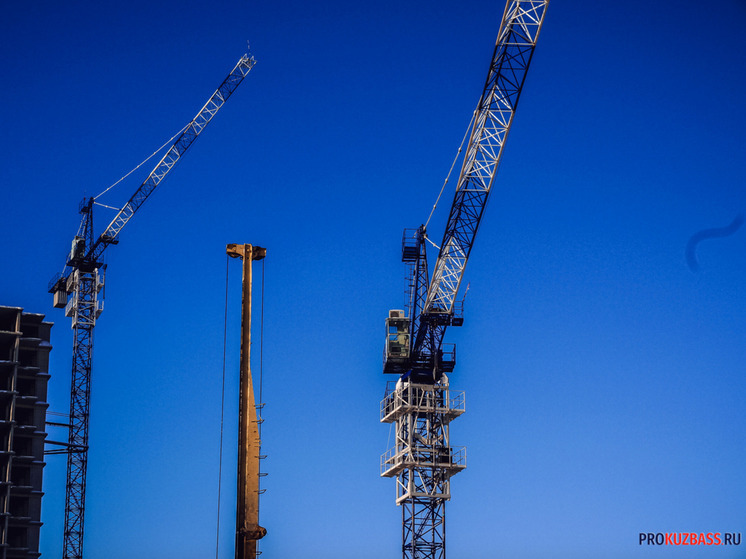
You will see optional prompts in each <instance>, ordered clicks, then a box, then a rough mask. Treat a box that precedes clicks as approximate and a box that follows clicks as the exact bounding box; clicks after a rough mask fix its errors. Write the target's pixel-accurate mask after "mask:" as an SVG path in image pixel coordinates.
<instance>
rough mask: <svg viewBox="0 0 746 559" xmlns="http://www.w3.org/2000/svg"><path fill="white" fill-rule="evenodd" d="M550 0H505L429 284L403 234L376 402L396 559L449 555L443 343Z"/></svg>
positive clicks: (460, 460) (447, 361)
mask: <svg viewBox="0 0 746 559" xmlns="http://www.w3.org/2000/svg"><path fill="white" fill-rule="evenodd" d="M548 3H549V0H508V2H507V4H506V6H505V11H504V13H503V18H502V22H501V25H500V30H499V32H498V36H497V41H496V43H495V49H494V52H493V55H492V59H491V62H490V67H489V71H488V74H487V80H486V83H485V86H484V89H483V91H482V96H481V98H480V100H479V103H478V105H477V108H476V111H475V112H474V119H473V121H472V125H471V130H470V133H469V143H468V145H467V148H466V151H465V154H464V158H463V162H462V164H461V171H460V173H459V178H458V182H457V186H456V192H455V195H454V198H453V203H452V204H451V208H450V212H449V216H448V221H447V224H446V228H445V231H444V233H443V239H442V241H441V244H440V247H439V249H438V250H439V252H438V256H437V259H436V261H435V265H434V271H433V275H432V278H431V277H430V274H429V271H428V263H427V250H426V246H427V243H426V241H428V235H427V231H426V229H425V226H421V227H419V228H418V229H416V230H406V231H405V232H404V239H403V242H402V261H403V262H405V263H407V264H408V266H409V286H408V288H409V289H408V292H409V301H408V308H407V310H406V311H404V310H392V311H389V317H388V318H387V320H386V330H387V332H386V346H385V351H384V365H383V372H384V373H392V374H398V375H399V379H398V380H397V381H396V382H389V383H388V385H387V388H386V392H385V395H384V398H383V401H382V402H381V418H380V419H381V421H382V422H384V423H393V424H394V425H395V432H396V440H395V444H394V446H393V447H392V448H391V449H389V450H388V451H387V452H386V453H385V454H384V455H383V456H382V457H381V476H384V477H395V478H396V504H397V505H399V506H401V507H402V557H403V558H404V559H445V556H446V535H445V502H446V501H448V500H450V498H451V492H450V478H451V477H452V476H454V475H455V474H457V473H459V472H460V471H462V470H464V469H465V468H466V450H465V449H464V448H463V447H455V446H451V442H450V422H451V421H452V420H453V419H455V418H456V417H458V416H460V415H461V414H463V413H464V411H465V400H464V393H463V392H458V391H453V390H451V388H450V385H449V380H448V376H447V373H451V372H452V371H453V370H454V367H455V364H456V350H455V347H454V346H453V345H452V344H450V345H449V344H444V343H443V339H444V336H445V331H446V328H447V327H448V326H460V325H461V324H462V323H463V316H462V312H461V310H462V309H461V308H460V305H459V302H458V301H457V296H458V292H459V287H460V285H461V281H462V279H463V275H464V270H465V269H466V264H467V262H468V260H469V256H470V254H471V249H472V247H473V245H474V240H475V238H476V234H477V231H478V229H479V224H480V222H481V220H482V217H483V215H484V209H485V207H486V204H487V199H488V197H489V193H490V190H491V189H492V185H493V183H494V180H495V176H496V174H497V169H498V165H499V163H500V160H501V158H502V155H503V148H504V146H505V140H506V139H507V136H508V133H509V131H510V128H511V125H512V124H513V117H514V115H515V110H516V108H517V106H518V99H519V97H520V94H521V90H522V88H523V84H524V81H525V79H526V74H527V71H528V67H529V64H530V62H531V58H532V57H533V53H534V49H535V47H536V41H537V39H538V37H539V32H540V31H541V27H542V24H543V22H544V14H545V11H546V8H547V5H548Z"/></svg>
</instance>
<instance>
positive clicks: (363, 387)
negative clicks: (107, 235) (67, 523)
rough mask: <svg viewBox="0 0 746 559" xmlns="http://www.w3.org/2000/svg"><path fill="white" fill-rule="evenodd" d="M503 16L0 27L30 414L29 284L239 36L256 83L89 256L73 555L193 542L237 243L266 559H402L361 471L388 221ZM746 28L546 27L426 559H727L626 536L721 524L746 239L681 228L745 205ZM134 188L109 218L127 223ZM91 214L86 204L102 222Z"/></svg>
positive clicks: (398, 291)
mask: <svg viewBox="0 0 746 559" xmlns="http://www.w3.org/2000/svg"><path fill="white" fill-rule="evenodd" d="M502 11H503V5H502V3H501V2H497V3H494V2H481V1H473V2H472V1H465V2H460V3H455V2H453V3H451V2H439V1H436V2H428V3H425V2H406V3H405V2H383V3H376V4H366V3H354V2H353V3H350V2H328V3H306V2H287V1H277V2H241V3H239V2H231V1H217V2H211V3H209V4H206V3H204V4H197V3H189V2H187V3H184V2H180V3H176V2H160V3H152V2H141V1H133V2H129V3H126V4H120V5H116V6H114V5H111V6H109V5H106V4H101V3H94V2H87V1H81V2H73V3H66V4H60V3H55V2H48V1H41V2H36V3H32V4H29V3H13V4H9V5H7V6H5V9H4V15H3V18H2V21H0V44H2V53H3V54H2V56H0V71H1V72H2V76H3V86H2V87H1V88H0V95H1V96H2V97H1V99H2V105H3V106H4V107H5V110H4V111H3V116H2V119H1V122H2V127H3V131H4V134H3V136H2V139H0V147H1V148H2V150H1V153H2V154H3V165H2V166H0V184H2V189H3V190H2V192H3V201H4V202H3V206H4V208H5V209H6V211H5V212H4V219H3V220H2V223H0V234H1V235H2V239H3V243H2V247H3V252H4V259H3V262H4V266H3V271H4V273H3V274H2V275H0V295H1V297H0V303H1V304H7V305H17V306H23V307H24V308H26V309H27V310H28V311H32V312H42V313H47V316H48V318H49V319H50V320H52V321H54V322H55V323H56V325H55V327H54V329H53V345H54V351H53V352H52V360H51V369H52V370H51V373H52V379H51V382H50V393H49V403H50V409H51V410H53V411H62V412H65V411H66V410H67V406H68V394H69V374H70V373H69V370H70V355H71V346H72V338H71V332H70V329H69V321H68V319H66V318H65V317H64V316H63V313H62V312H61V311H58V310H55V309H53V308H52V301H51V296H50V295H48V294H47V293H46V286H47V282H48V280H49V278H50V277H51V276H52V275H53V274H54V273H55V272H58V271H60V270H61V268H62V266H63V264H64V256H65V254H66V252H67V251H68V250H69V246H70V241H71V238H72V236H73V235H74V233H75V231H76V229H77V226H78V222H79V215H78V214H77V205H78V202H79V201H80V200H81V199H82V198H83V196H85V195H88V196H90V195H96V194H98V193H99V192H101V191H102V190H104V189H105V188H106V187H107V186H109V185H110V184H111V183H112V182H114V181H115V180H117V179H118V178H119V177H120V176H122V175H123V174H125V173H126V172H127V171H129V170H130V169H131V168H132V167H134V166H135V165H136V164H138V163H139V162H140V161H141V160H142V159H144V158H145V157H146V156H147V155H149V154H150V153H151V152H152V151H153V150H154V149H155V148H156V147H158V146H159V145H161V144H162V143H163V142H164V141H165V140H166V139H168V138H169V137H170V136H171V135H173V134H174V133H175V132H176V131H177V130H179V129H180V128H181V127H182V126H184V125H185V124H186V123H187V122H188V121H189V120H190V119H191V118H192V116H194V114H195V113H196V112H197V110H198V109H199V108H200V107H201V106H202V105H203V104H204V102H205V101H206V100H207V98H208V97H209V95H210V94H211V93H212V92H213V91H214V90H215V88H216V87H217V86H218V85H219V84H220V82H221V81H222V80H223V78H224V77H225V76H226V75H227V73H228V71H229V70H230V69H231V68H232V67H233V65H234V64H235V63H236V61H237V60H238V58H239V57H240V55H241V54H242V53H243V52H244V49H245V44H246V40H250V41H251V45H252V51H253V53H254V55H255V56H256V58H257V60H258V62H257V65H256V67H255V68H254V70H252V72H251V73H250V74H249V76H248V77H247V78H246V80H245V82H244V83H243V84H242V85H241V87H240V88H239V89H238V90H237V92H236V93H235V95H234V96H233V97H232V98H231V99H230V100H229V101H228V103H227V105H226V106H225V107H224V108H223V109H222V111H221V112H220V113H219V114H218V115H217V117H216V118H215V120H214V121H213V122H212V123H211V124H210V126H209V128H208V129H207V130H206V131H205V133H204V134H203V135H202V136H201V137H200V138H199V140H197V142H196V143H195V144H194V146H193V147H192V148H191V150H190V152H189V153H187V155H186V156H185V157H184V159H183V160H182V161H181V162H180V163H179V165H178V167H177V168H176V169H175V170H174V171H173V172H172V173H171V175H170V176H169V177H168V179H167V180H166V182H164V183H163V184H162V185H161V186H160V187H159V189H158V191H156V192H155V194H153V196H152V197H151V198H150V199H149V200H148V202H147V203H146V205H145V206H144V207H143V208H142V209H141V211H140V212H139V213H138V214H137V215H136V216H135V218H134V219H133V220H132V222H131V223H129V224H128V225H127V227H126V228H125V229H124V231H123V232H122V235H121V243H120V244H119V245H118V246H114V247H111V248H110V249H109V251H108V253H109V254H108V256H107V262H108V265H109V268H108V276H107V287H106V303H105V305H106V307H105V312H104V313H103V315H102V317H101V319H100V322H99V324H98V326H97V330H96V340H95V358H94V377H93V381H92V386H93V396H92V401H91V406H92V408H91V414H92V419H91V430H90V437H91V451H90V454H89V460H90V463H89V476H88V494H87V495H88V500H87V516H86V544H85V551H86V555H87V556H88V557H91V558H96V557H107V558H110V559H118V558H124V557H131V556H132V555H133V554H136V555H137V556H138V557H142V558H157V557H174V556H178V557H183V558H185V559H189V558H192V557H193V558H197V557H200V558H202V557H205V556H211V555H212V554H214V552H215V546H216V529H215V517H216V504H217V478H218V439H219V433H220V375H221V359H222V351H223V343H222V340H223V312H224V302H223V300H224V295H225V291H224V286H225V281H226V279H225V269H226V262H225V260H226V257H225V256H224V250H225V245H226V244H227V243H242V242H247V243H253V244H258V245H261V246H265V247H267V249H268V256H267V260H266V294H265V310H266V316H265V338H264V400H265V402H266V408H265V418H266V422H265V424H264V449H265V452H266V454H268V459H267V460H266V470H267V471H268V473H269V475H268V476H267V477H266V478H265V487H266V488H267V493H266V494H265V495H264V497H263V501H262V513H261V514H262V523H263V524H264V525H265V526H266V527H267V529H268V535H267V537H266V538H265V540H264V541H263V542H262V549H263V551H264V553H265V554H266V555H265V556H267V557H288V558H289V557H310V558H316V557H318V558H322V557H323V558H325V559H334V558H348V557H360V558H374V557H375V558H379V557H396V556H398V555H399V553H400V552H399V546H400V537H401V536H400V518H401V513H400V510H399V509H398V508H397V507H396V506H395V504H394V485H393V482H392V481H391V480H389V479H381V478H379V476H378V464H379V456H380V454H381V453H383V452H384V451H385V450H386V448H387V436H388V426H386V425H383V424H380V423H378V403H379V400H380V398H381V397H382V395H383V390H384V386H385V382H386V380H390V379H389V378H386V377H384V376H383V375H382V374H381V352H382V346H383V340H384V338H383V336H384V327H383V320H384V318H385V316H386V313H387V311H388V309H391V308H403V304H404V288H405V283H404V274H405V269H404V266H403V265H402V264H401V263H400V262H399V258H400V253H399V250H400V239H401V230H402V229H403V228H404V227H416V226H418V225H419V224H420V223H422V222H423V221H424V220H425V219H426V218H427V214H428V213H429V210H430V207H431V206H432V204H433V202H434V200H435V197H436V195H437V193H438V191H439V189H440V186H441V184H442V182H443V179H444V178H445V175H446V174H447V172H448V169H449V167H450V165H451V161H452V159H453V157H454V155H455V152H456V149H457V147H458V144H459V142H460V141H461V137H462V136H463V133H464V129H465V127H466V125H467V123H468V121H469V118H470V116H471V113H472V111H473V109H474V106H475V104H476V101H477V99H478V97H479V94H480V92H481V87H482V85H483V83H484V78H485V75H486V71H487V65H488V63H489V58H490V55H491V54H492V47H493V45H494V40H495V36H496V34H497V29H498V25H499V20H500V17H501V15H502ZM745 26H746V4H745V3H744V2H743V1H742V0H726V1H724V2H720V3H717V4H714V5H709V4H708V5H706V4H703V3H701V2H694V1H681V2H674V1H673V0H666V1H662V2H655V3H650V2H643V1H641V0H631V1H629V2H614V3H612V2H608V3H602V4H599V3H598V2H590V1H587V0H580V1H577V2H562V1H559V0H556V1H555V2H553V3H552V4H551V5H550V6H549V9H548V12H547V16H546V21H545V25H544V29H543V31H542V34H541V37H540V39H539V45H538V48H537V51H536V55H535V57H534V60H533V63H532V67H531V69H530V72H529V75H528V79H527V82H526V87H525V89H524V93H523V96H522V98H521V103H520V107H519V109H518V113H517V116H516V119H515V124H514V127H513V130H512V132H511V135H510V138H509V140H508V145H507V148H506V151H505V156H504V159H503V162H502V164H501V168H500V172H499V175H498V179H497V183H496V187H495V190H494V192H493V193H492V197H491V201H490V203H489V207H488V209H487V212H486V215H485V219H484V221H483V224H482V227H481V229H480V232H479V235H478V238H477V241H476V244H475V248H474V250H473V252H472V258H471V260H470V262H469V265H468V267H467V271H466V281H467V282H469V283H470V291H469V295H468V298H467V300H466V310H465V312H466V317H465V318H466V320H465V323H464V326H463V327H462V328H459V329H456V328H453V329H451V330H450V331H449V333H448V340H447V341H449V342H455V343H457V346H458V356H459V362H458V365H457V370H456V372H454V374H453V375H452V376H451V382H452V386H453V387H454V388H457V389H462V390H465V391H466V406H467V413H466V414H464V415H463V416H462V417H460V418H459V419H458V420H457V421H456V422H454V423H453V425H452V443H453V444H454V445H466V446H467V452H468V468H467V470H466V471H465V472H464V473H461V474H459V475H458V476H457V477H455V478H454V479H453V483H452V491H453V498H452V500H451V502H450V503H449V504H448V505H447V522H448V530H447V538H448V549H449V556H451V557H454V558H455V557H459V558H462V559H468V558H484V557H511V558H514V559H534V558H539V559H541V558H564V557H573V558H586V557H588V558H590V557H609V558H623V557H624V558H627V557H680V556H684V555H686V556H694V555H695V554H696V556H697V557H717V558H732V557H743V556H744V555H745V554H746V551H744V548H743V546H744V545H746V544H742V546H741V547H740V548H732V549H727V548H722V547H721V548H707V549H697V550H696V551H695V550H692V549H681V548H673V549H669V548H646V547H640V546H638V544H637V542H638V533H639V532H659V531H660V532H672V531H676V532H679V531H694V532H726V531H728V532H742V533H743V532H746V512H745V511H746V481H745V480H744V475H743V472H744V471H745V470H746V450H744V448H745V447H744V444H743V441H744V439H746V406H744V401H745V400H746V370H745V369H744V363H745V362H746V343H744V342H746V334H745V332H746V297H744V294H743V293H744V291H743V282H744V280H746V250H745V249H746V229H741V230H739V231H737V232H736V233H735V234H733V235H732V236H730V237H726V238H721V239H711V240H706V241H703V242H702V243H701V244H700V245H699V246H698V247H697V257H698V261H699V265H700V270H699V271H698V272H697V273H694V272H692V271H691V270H690V269H689V268H688V267H687V264H686V259H685V256H684V252H685V248H686V243H687V240H688V239H689V238H690V237H691V236H692V235H693V234H695V233H696V232H697V231H700V230H702V229H707V228H712V227H723V226H726V225H728V224H729V223H731V222H732V221H733V219H734V218H735V216H736V215H737V214H738V213H740V212H743V211H744V210H745V208H746V193H745V192H744V178H743V162H744V160H745V156H746V140H744V135H743V130H744V129H745V128H746V109H744V104H743V91H744V88H745V86H746V73H744V68H745V67H746V33H744V27H745ZM146 167H147V166H146ZM146 172H147V171H146ZM137 178H140V179H141V180H142V178H144V177H143V176H139V177H138V176H137V175H135V176H134V177H133V180H131V181H128V182H125V183H123V184H121V185H120V186H118V187H117V188H115V189H114V190H112V191H111V192H110V193H108V194H107V195H106V197H104V198H102V201H104V202H105V203H109V204H111V205H117V204H121V203H123V202H124V201H125V200H126V199H127V198H129V195H130V194H131V193H132V192H133V191H134V190H135V189H136V188H137V186H138V185H139V181H138V180H137ZM444 199H445V200H447V201H450V195H446V196H444ZM447 209H448V208H447V203H443V204H441V206H440V208H439V212H438V214H436V217H435V218H434V221H433V222H432V223H431V226H430V231H431V232H432V233H433V236H434V237H435V238H436V239H437V237H439V235H440V233H439V232H440V231H442V227H443V223H444V221H445V218H446V214H447ZM110 219H111V215H109V214H108V213H107V211H106V210H104V209H100V211H99V213H98V214H97V216H96V222H97V224H98V227H99V231H100V230H101V229H100V228H102V227H103V226H104V225H105V224H106V223H108V221H109V220H110ZM231 264H232V266H231V267H230V277H229V281H230V304H229V325H230V328H229V346H228V355H229V361H228V371H229V381H230V382H229V386H228V388H227V399H228V402H229V404H228V406H227V408H226V414H227V416H226V417H227V423H226V433H225V436H226V445H227V447H228V450H226V453H225V464H226V465H231V464H233V463H234V461H235V454H234V451H233V449H232V443H231V441H232V440H233V439H232V437H235V427H234V425H233V422H232V421H231V418H234V416H235V413H236V407H237V404H236V393H235V390H236V384H237V379H236V368H237V359H238V343H237V342H238V320H239V305H240V294H239V289H240V286H239V284H240V270H239V267H238V265H237V263H236V262H231ZM255 350H256V347H255ZM255 354H256V351H255ZM230 375H232V376H230ZM232 475H233V474H232V472H231V471H230V469H229V468H228V467H227V466H226V470H225V472H224V480H226V481H225V483H224V487H223V501H224V502H223V507H222V513H221V514H222V519H223V521H222V527H221V532H220V538H219V541H220V544H219V545H220V550H221V553H220V556H221V557H229V556H231V554H232V526H231V515H232V514H233V510H232V507H233V505H232V499H233V495H234V488H233V482H232ZM64 477H65V465H64V460H63V459H62V458H61V457H50V459H49V460H48V466H47V468H46V470H45V491H46V497H45V501H44V507H43V516H44V518H43V520H44V523H45V526H44V528H43V531H42V552H43V554H44V556H49V557H52V556H59V555H60V553H61V545H62V516H63V514H62V513H63V508H64Z"/></svg>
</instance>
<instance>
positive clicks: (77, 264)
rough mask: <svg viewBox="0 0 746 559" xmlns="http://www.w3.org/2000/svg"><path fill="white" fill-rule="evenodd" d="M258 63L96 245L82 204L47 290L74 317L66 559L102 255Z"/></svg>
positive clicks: (72, 547) (79, 484)
mask: <svg viewBox="0 0 746 559" xmlns="http://www.w3.org/2000/svg"><path fill="white" fill-rule="evenodd" d="M255 62H256V61H255V59H254V57H253V56H251V54H250V53H246V54H244V55H243V56H242V57H241V58H240V59H239V61H238V63H237V64H236V66H235V67H234V68H233V70H231V72H230V73H229V74H228V77H226V78H225V80H223V83H222V84H220V87H218V89H217V90H216V91H215V93H213V94H212V96H210V98H209V99H208V101H207V103H206V104H205V105H204V106H203V107H202V109H200V111H199V112H198V113H197V115H196V116H195V117H194V118H193V119H192V120H191V121H190V122H189V124H187V126H186V127H185V128H184V129H183V132H182V133H181V134H180V135H179V137H178V138H177V139H176V141H175V142H174V143H173V145H172V146H171V147H170V148H169V150H168V151H167V152H166V154H165V155H164V156H163V158H162V159H161V160H160V161H159V162H158V164H157V165H156V166H155V168H154V169H153V171H151V173H150V174H149V175H148V177H147V179H145V181H144V182H143V183H142V184H141V185H140V187H139V188H138V189H137V190H136V191H135V193H134V194H133V195H132V197H131V198H130V199H129V201H128V202H127V203H126V204H125V205H124V207H123V208H122V209H121V210H119V212H118V213H117V215H116V216H115V217H114V219H113V220H112V221H111V223H110V224H109V225H108V227H106V229H105V230H104V232H103V233H102V234H101V235H100V236H99V237H98V238H96V240H95V241H94V234H93V206H94V199H93V198H87V199H85V200H83V202H82V203H81V205H80V208H79V210H80V213H81V214H83V218H82V220H81V223H80V227H79V229H78V233H77V234H76V235H75V237H74V238H73V242H72V247H71V250H70V254H69V256H68V258H67V259H66V261H65V267H64V270H63V272H62V273H61V274H59V275H58V276H56V277H55V278H54V279H53V280H52V282H51V283H50V286H49V291H50V293H53V294H54V306H55V307H57V308H62V307H64V308H65V315H66V316H69V317H70V318H72V328H73V362H72V378H71V389H70V430H69V436H68V448H69V449H71V450H70V452H69V453H68V460H67V485H66V492H65V528H64V543H63V558H64V559H80V558H81V557H82V556H83V520H84V514H85V490H86V471H87V465H88V423H89V407H90V406H89V404H90V392H91V384H90V382H91V370H92V357H93V331H94V328H95V325H96V319H97V318H98V317H99V316H100V314H101V312H102V311H103V297H102V296H101V290H102V288H103V285H104V269H105V264H103V262H102V256H103V253H104V251H105V250H106V248H107V247H108V246H109V245H112V244H116V243H117V242H118V236H119V233H120V232H121V231H122V228H123V227H124V226H125V225H126V224H127V223H128V222H129V220H130V219H132V216H133V215H134V214H135V212H137V210H138V209H139V208H140V207H141V206H142V205H143V203H144V202H145V200H146V199H147V198H148V196H150V194H152V193H153V191H154V190H155V189H156V187H157V186H158V185H159V184H160V183H161V182H162V181H163V179H164V178H166V176H167V175H168V173H169V172H170V171H171V169H173V167H174V165H176V163H177V162H178V161H179V160H180V159H181V157H182V156H183V155H184V153H185V152H186V151H187V149H189V146H191V145H192V143H194V141H195V140H196V139H197V137H198V136H199V135H200V133H201V132H202V131H203V130H204V129H205V127H206V126H207V125H208V124H209V122H210V121H211V120H212V118H213V117H214V116H215V114H216V113H217V112H218V111H219V110H220V109H221V107H222V106H223V104H224V103H225V102H226V101H227V99H228V98H229V97H230V96H231V94H232V93H233V92H234V91H235V90H236V88H237V87H238V86H239V84H240V83H241V82H242V81H243V79H244V78H245V77H246V76H247V74H248V73H249V72H250V71H251V69H252V68H253V66H254V64H255Z"/></svg>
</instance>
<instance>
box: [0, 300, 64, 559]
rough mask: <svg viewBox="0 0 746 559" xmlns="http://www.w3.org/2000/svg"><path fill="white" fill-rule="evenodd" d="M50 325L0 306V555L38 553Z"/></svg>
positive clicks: (41, 317) (40, 317)
mask: <svg viewBox="0 0 746 559" xmlns="http://www.w3.org/2000/svg"><path fill="white" fill-rule="evenodd" d="M51 329H52V323H51V322H45V321H44V315H43V314H33V313H25V312H23V309H21V308H17V307H3V306H0V408H1V409H2V415H0V444H2V448H1V449H0V559H5V558H15V557H39V555H40V554H39V530H40V529H41V498H42V495H43V493H42V471H43V468H44V439H45V438H46V431H45V424H46V411H47V382H48V380H49V372H48V371H49V351H50V350H51V349H52V346H51V344H50V343H49V340H50V337H49V335H50V331H51Z"/></svg>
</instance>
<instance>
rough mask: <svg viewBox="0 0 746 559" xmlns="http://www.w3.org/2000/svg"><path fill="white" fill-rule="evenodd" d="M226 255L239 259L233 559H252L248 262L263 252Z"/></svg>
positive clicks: (255, 444)
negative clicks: (241, 287) (236, 475)
mask: <svg viewBox="0 0 746 559" xmlns="http://www.w3.org/2000/svg"><path fill="white" fill-rule="evenodd" d="M226 251H227V253H228V256H231V257H233V258H241V259H242V260H243V281H242V286H243V290H242V295H241V363H240V393H239V410H238V429H239V430H238V492H237V497H236V504H237V507H236V559H254V558H255V557H256V555H257V553H256V542H257V540H259V539H261V538H263V537H264V535H265V534H266V533H267V530H265V529H264V528H262V527H261V526H259V449H260V445H261V441H260V439H259V423H258V421H257V413H256V403H255V400H254V387H253V383H252V380H251V362H250V361H251V360H250V357H251V263H252V262H253V261H254V260H261V259H262V258H264V257H265V256H266V255H267V250H266V249H264V248H261V247H255V246H251V245H245V244H244V245H238V244H230V245H228V246H227V247H226Z"/></svg>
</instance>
